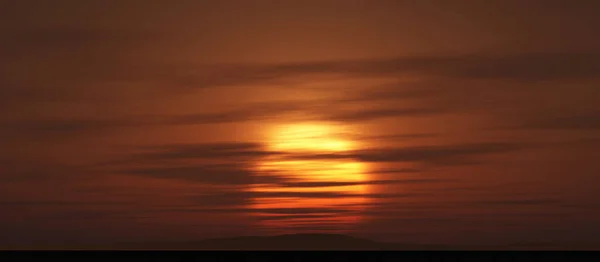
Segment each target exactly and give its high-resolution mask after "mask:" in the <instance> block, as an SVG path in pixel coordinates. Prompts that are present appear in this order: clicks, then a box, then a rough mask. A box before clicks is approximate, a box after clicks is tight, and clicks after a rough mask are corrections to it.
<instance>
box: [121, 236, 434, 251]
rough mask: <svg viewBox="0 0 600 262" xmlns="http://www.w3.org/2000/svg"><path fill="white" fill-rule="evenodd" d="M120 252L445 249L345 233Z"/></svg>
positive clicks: (136, 245) (147, 245)
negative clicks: (376, 239) (363, 237)
mask: <svg viewBox="0 0 600 262" xmlns="http://www.w3.org/2000/svg"><path fill="white" fill-rule="evenodd" d="M115 248H117V249H169V250H173V249H179V250H414V249H418V250H424V249H445V248H444V247H442V246H434V245H418V244H398V243H382V242H376V241H372V240H368V239H361V238H356V237H352V236H347V235H341V234H286V235H276V236H244V237H232V238H214V239H206V240H201V241H192V242H169V243H129V244H124V245H119V246H118V247H115Z"/></svg>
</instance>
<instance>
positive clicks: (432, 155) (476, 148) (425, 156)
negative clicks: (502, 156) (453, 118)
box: [290, 142, 528, 165]
mask: <svg viewBox="0 0 600 262" xmlns="http://www.w3.org/2000/svg"><path fill="white" fill-rule="evenodd" d="M527 146H528V145H525V144H517V143H500V142H498V143H467V144H455V145H446V146H417V147H402V148H382V149H368V150H357V151H354V152H349V153H340V154H313V155H292V156H290V157H291V158H299V159H356V160H358V161H363V162H422V163H428V164H436V163H439V164H444V165H445V164H448V163H453V161H455V163H457V164H460V163H469V160H472V159H471V158H474V157H479V156H484V155H490V154H499V153H506V152H512V151H516V150H522V149H524V148H527ZM465 161H466V162H465Z"/></svg>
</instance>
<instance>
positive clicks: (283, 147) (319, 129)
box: [269, 123, 355, 153]
mask: <svg viewBox="0 0 600 262" xmlns="http://www.w3.org/2000/svg"><path fill="white" fill-rule="evenodd" d="M343 131H344V130H343V128H341V127H336V126H334V125H329V124H323V123H302V124H287V125H281V126H277V127H275V128H274V129H273V130H272V131H271V132H272V134H271V135H270V138H271V139H270V141H269V146H270V147H271V149H272V150H275V151H283V152H292V153H305V152H313V153H324V152H343V151H350V150H352V149H353V147H354V146H355V145H354V143H352V141H349V140H345V139H342V138H341V137H340V136H341V134H342V132H343Z"/></svg>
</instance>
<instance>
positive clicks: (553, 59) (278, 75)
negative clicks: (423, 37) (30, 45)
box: [196, 53, 600, 97]
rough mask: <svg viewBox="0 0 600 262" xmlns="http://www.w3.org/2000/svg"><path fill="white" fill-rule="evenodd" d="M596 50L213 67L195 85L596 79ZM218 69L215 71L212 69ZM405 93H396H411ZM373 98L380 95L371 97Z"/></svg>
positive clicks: (597, 67) (199, 86) (598, 54)
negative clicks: (329, 78) (319, 78)
mask: <svg viewBox="0 0 600 262" xmlns="http://www.w3.org/2000/svg"><path fill="white" fill-rule="evenodd" d="M599 57H600V53H526V54H505V55H495V56H494V55H487V56H486V55H469V56H437V57H434V56H431V57H402V58H388V59H377V60H354V61H322V62H307V63H295V64H279V65H239V66H221V67H214V68H213V70H215V71H217V72H220V73H218V74H215V73H214V72H213V74H203V75H199V76H198V78H199V79H204V80H203V81H202V82H201V83H198V84H197V85H196V87H198V88H204V87H216V86H226V85H247V84H255V83H262V82H269V81H275V80H282V79H285V78H288V77H295V76H301V75H305V74H343V75H347V76H356V77H364V76H410V75H421V76H428V77H443V78H455V79H456V78H459V79H506V80H521V81H531V80H551V79H559V80H560V79H578V78H579V79H581V78H597V77H599V73H598V72H599V71H600V65H598V63H596V61H597V60H598V58H599ZM217 68H220V69H219V70H216V69H217ZM415 94H416V93H413V94H411V93H405V94H404V95H402V94H401V93H400V95H401V96H406V95H415ZM375 96H376V97H381V96H378V95H375Z"/></svg>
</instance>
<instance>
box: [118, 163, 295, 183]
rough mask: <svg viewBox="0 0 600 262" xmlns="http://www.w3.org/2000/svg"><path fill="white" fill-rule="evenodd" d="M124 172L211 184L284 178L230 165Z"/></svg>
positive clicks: (140, 169)
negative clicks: (255, 172) (224, 166)
mask: <svg viewBox="0 0 600 262" xmlns="http://www.w3.org/2000/svg"><path fill="white" fill-rule="evenodd" d="M124 172H125V173H127V174H132V175H138V176H144V177H153V178H168V179H177V180H186V181H192V182H197V183H202V184H213V185H251V184H270V183H276V182H281V181H282V180H284V179H283V178H281V177H279V176H275V175H269V176H260V175H256V174H254V172H252V171H251V170H248V169H244V168H242V167H240V168H235V167H231V166H230V167H229V168H213V167H210V166H185V167H156V168H139V169H130V170H126V171H124Z"/></svg>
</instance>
